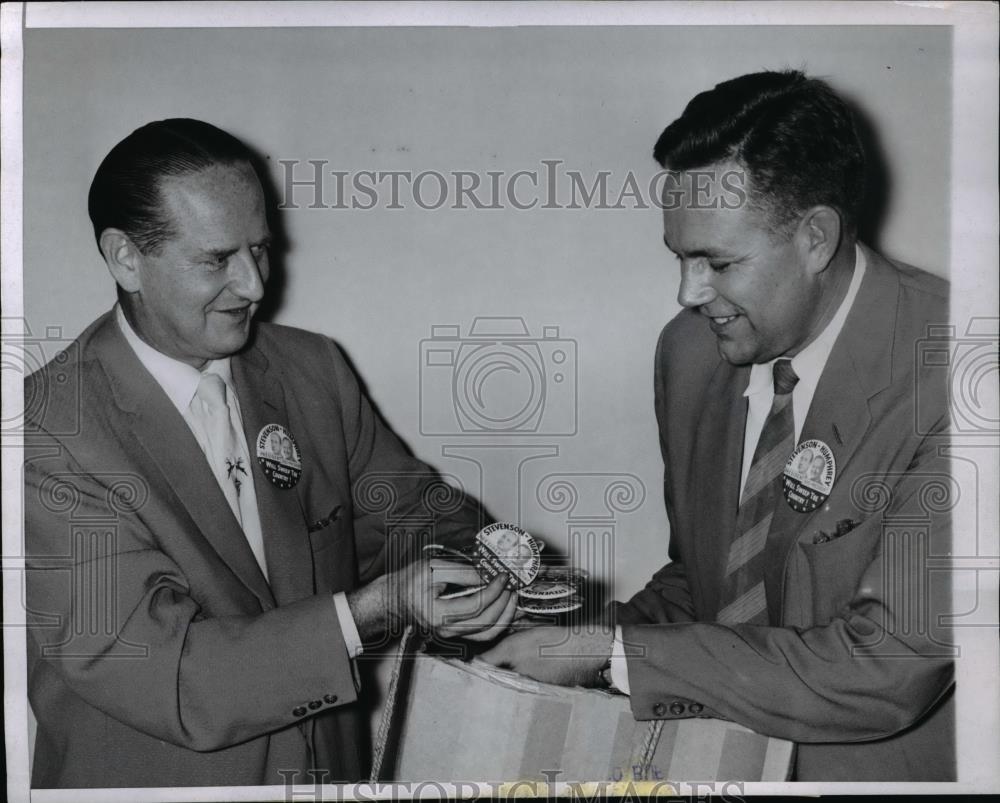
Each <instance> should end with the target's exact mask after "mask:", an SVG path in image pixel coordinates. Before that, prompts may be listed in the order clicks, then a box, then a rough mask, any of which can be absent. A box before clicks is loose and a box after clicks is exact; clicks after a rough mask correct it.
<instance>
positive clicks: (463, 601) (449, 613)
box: [435, 574, 508, 622]
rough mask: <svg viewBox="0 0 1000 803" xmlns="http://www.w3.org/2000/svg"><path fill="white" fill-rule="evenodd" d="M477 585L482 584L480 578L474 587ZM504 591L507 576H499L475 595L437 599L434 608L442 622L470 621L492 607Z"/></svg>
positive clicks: (505, 589)
mask: <svg viewBox="0 0 1000 803" xmlns="http://www.w3.org/2000/svg"><path fill="white" fill-rule="evenodd" d="M476 577H477V578H479V575H478V574H477V575H476ZM479 583H482V578H479V579H478V583H476V585H478V584H479ZM470 585H471V584H470ZM505 591H508V589H507V575H506V574H499V575H497V576H496V577H494V578H493V579H492V580H490V582H489V584H488V585H486V586H485V587H484V588H482V589H480V590H479V591H478V592H477V593H475V594H469V595H468V596H467V597H457V598H456V599H449V600H442V599H438V600H436V601H435V607H436V608H437V610H438V611H439V612H440V614H441V618H442V620H443V621H452V622H454V621H456V620H458V619H470V618H472V617H475V616H478V615H479V614H481V613H482V612H483V611H485V610H486V609H487V608H489V607H490V606H491V605H493V603H495V602H496V601H497V600H498V599H499V598H500V597H501V595H503V594H504V592H505ZM504 601H506V600H504Z"/></svg>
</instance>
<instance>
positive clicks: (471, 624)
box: [347, 559, 517, 642]
mask: <svg viewBox="0 0 1000 803" xmlns="http://www.w3.org/2000/svg"><path fill="white" fill-rule="evenodd" d="M482 584H483V580H482V578H481V577H480V575H479V572H478V571H476V569H475V568H474V567H472V566H465V565H462V564H460V563H452V562H450V561H446V560H439V559H434V560H429V561H427V560H419V561H415V562H413V563H411V564H409V565H408V566H405V567H403V568H402V569H400V570H399V571H397V572H393V573H392V574H389V575H385V576H383V577H380V578H379V579H378V580H375V581H374V582H372V583H370V584H369V585H367V586H365V587H364V588H361V589H357V590H356V591H352V592H350V593H349V594H348V595H347V602H348V604H349V605H350V607H351V613H352V614H353V616H354V620H355V623H356V624H357V627H358V632H359V633H360V634H361V639H362V641H365V642H368V641H372V640H374V639H375V638H377V637H378V636H380V635H381V634H382V633H384V632H385V631H386V630H387V629H388V626H389V624H394V625H400V624H402V625H405V624H408V623H413V624H414V625H416V626H417V627H418V628H420V629H422V630H425V631H431V632H433V633H435V634H437V635H438V636H441V637H443V638H452V637H455V636H461V637H462V638H466V639H469V640H470V641H490V640H492V639H495V638H496V637H497V636H499V635H500V634H501V633H503V632H504V631H505V630H506V629H507V628H508V627H509V626H510V623H511V622H512V621H513V620H514V615H515V613H516V608H517V594H516V593H514V592H513V591H511V590H510V589H509V588H507V585H506V584H507V575H506V574H501V575H499V576H497V577H495V578H493V580H492V581H491V582H490V583H489V584H487V585H485V586H484V587H483V588H481V589H480V590H478V591H476V592H475V593H472V594H469V595H467V596H463V597H456V598H455V599H441V594H442V593H444V591H445V589H446V587H448V586H449V585H450V586H479V585H482Z"/></svg>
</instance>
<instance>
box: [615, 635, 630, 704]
mask: <svg viewBox="0 0 1000 803" xmlns="http://www.w3.org/2000/svg"><path fill="white" fill-rule="evenodd" d="M611 685H612V686H614V687H615V688H616V689H618V691H620V692H621V693H622V694H631V693H632V692H631V689H630V688H629V685H628V663H627V662H626V660H625V639H624V637H623V636H622V628H621V625H616V626H615V640H614V643H613V644H612V645H611Z"/></svg>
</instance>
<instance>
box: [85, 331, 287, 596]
mask: <svg viewBox="0 0 1000 803" xmlns="http://www.w3.org/2000/svg"><path fill="white" fill-rule="evenodd" d="M93 346H94V348H95V350H96V353H97V355H98V358H99V360H100V362H101V364H102V366H103V368H104V371H105V373H106V375H107V376H108V378H109V380H110V382H111V387H112V392H113V394H114V396H115V400H116V403H117V405H118V407H119V409H120V411H121V412H122V414H123V415H124V418H125V424H126V429H129V430H131V431H132V432H134V433H135V435H136V438H137V439H138V440H139V442H140V443H141V444H142V446H143V447H144V448H145V449H146V451H147V452H148V453H149V455H150V457H151V458H152V459H153V461H154V462H155V463H156V465H157V466H158V467H159V469H160V471H161V472H162V473H163V475H164V477H166V480H167V482H168V483H169V484H170V487H171V489H172V490H173V492H174V493H175V494H176V495H177V497H178V499H180V501H181V504H183V505H184V508H185V509H186V510H187V512H188V514H189V515H190V516H191V518H192V519H193V520H194V523H195V525H196V526H197V527H198V529H199V530H200V531H201V534H202V536H203V537H204V538H205V539H206V540H207V541H208V542H209V543H210V544H211V545H212V547H213V548H214V549H215V551H216V552H217V553H218V555H219V557H220V558H222V560H223V561H224V562H225V563H226V565H228V566H229V568H230V569H232V571H233V573H234V574H235V575H236V576H237V577H239V579H240V580H241V581H242V582H243V584H244V585H246V586H247V588H249V589H250V590H251V591H253V593H254V594H255V595H256V596H257V598H258V599H259V600H260V603H261V606H262V607H263V608H264V609H265V610H266V609H269V608H273V607H274V600H273V598H272V596H271V592H270V589H269V588H268V586H267V581H266V580H265V579H264V575H263V574H262V573H261V571H260V567H259V566H258V565H257V561H256V560H255V559H254V556H253V552H251V550H250V545H249V544H248V543H247V540H246V537H245V536H244V535H243V531H242V529H241V528H240V526H239V523H238V522H237V520H236V518H235V516H233V513H232V510H231V509H230V507H229V503H228V502H227V501H226V497H225V495H224V494H223V493H222V489H221V488H219V484H218V482H217V481H216V479H215V477H214V475H213V474H212V471H211V469H210V467H209V465H208V462H207V461H206V460H205V455H204V453H203V452H202V451H201V448H200V447H199V446H198V442H197V440H195V437H194V435H193V434H192V432H191V429H190V428H189V427H188V425H187V422H185V421H184V419H183V418H182V417H181V415H180V414H179V413H178V412H177V408H176V407H174V405H173V404H172V403H171V401H170V399H169V398H167V395H166V394H165V393H164V392H163V389H162V388H161V387H160V386H159V384H158V383H157V382H156V380H155V379H153V377H152V376H151V375H150V374H149V372H148V371H146V369H145V367H144V366H143V365H142V363H141V362H140V361H139V358H138V357H136V355H135V353H134V352H133V351H132V349H131V348H129V345H128V343H127V342H126V341H125V338H124V336H123V335H122V334H121V332H120V330H119V329H118V325H117V323H116V322H115V320H114V317H113V316H110V317H109V318H108V319H107V320H106V321H105V324H104V326H103V327H102V328H101V330H100V331H98V332H97V333H95V337H94V341H93Z"/></svg>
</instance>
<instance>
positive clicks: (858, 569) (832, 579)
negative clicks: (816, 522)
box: [799, 517, 882, 625]
mask: <svg viewBox="0 0 1000 803" xmlns="http://www.w3.org/2000/svg"><path fill="white" fill-rule="evenodd" d="M881 533H882V522H881V519H880V518H878V517H873V518H871V519H868V520H866V521H864V522H862V523H861V524H859V525H858V526H857V527H856V528H855V529H853V530H851V531H850V532H848V533H845V534H844V535H841V536H839V537H838V538H834V539H832V540H830V541H822V542H820V543H814V542H812V541H800V542H799V549H800V550H801V552H802V553H803V554H804V555H805V559H806V563H807V565H808V567H809V579H810V584H811V589H812V614H813V624H814V625H824V624H826V623H828V622H829V621H830V620H831V619H833V618H834V617H835V616H837V615H838V614H839V613H841V612H842V611H843V610H844V609H845V608H846V607H847V605H848V604H849V603H850V601H851V600H852V599H853V598H854V596H855V595H856V593H857V590H858V586H859V585H860V583H861V578H862V577H863V576H864V574H865V571H866V570H867V569H868V567H869V566H870V565H871V563H872V561H873V560H874V558H875V552H876V550H877V549H878V544H879V538H880V536H881Z"/></svg>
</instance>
